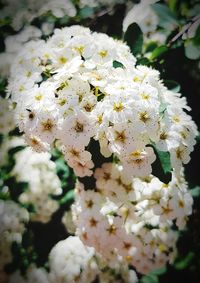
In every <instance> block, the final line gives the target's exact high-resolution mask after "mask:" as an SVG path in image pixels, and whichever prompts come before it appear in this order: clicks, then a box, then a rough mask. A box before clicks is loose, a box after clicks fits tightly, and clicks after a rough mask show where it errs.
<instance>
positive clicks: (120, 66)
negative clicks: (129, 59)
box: [113, 61, 124, 68]
mask: <svg viewBox="0 0 200 283" xmlns="http://www.w3.org/2000/svg"><path fill="white" fill-rule="evenodd" d="M113 67H114V68H124V65H123V64H122V63H120V62H118V61H113Z"/></svg>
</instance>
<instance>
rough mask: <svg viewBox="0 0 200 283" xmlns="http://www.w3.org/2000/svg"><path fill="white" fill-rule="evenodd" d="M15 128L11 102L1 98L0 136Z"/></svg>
mask: <svg viewBox="0 0 200 283" xmlns="http://www.w3.org/2000/svg"><path fill="white" fill-rule="evenodd" d="M14 128H15V122H14V117H13V112H12V108H11V104H10V101H9V100H7V99H4V98H2V97H0V134H4V135H5V134H8V133H9V132H10V131H11V130H13V129H14Z"/></svg>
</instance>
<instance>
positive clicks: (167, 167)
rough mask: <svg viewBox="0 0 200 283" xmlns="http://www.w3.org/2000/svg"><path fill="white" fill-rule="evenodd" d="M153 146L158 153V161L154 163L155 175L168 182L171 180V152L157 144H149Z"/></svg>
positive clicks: (156, 153)
mask: <svg viewBox="0 0 200 283" xmlns="http://www.w3.org/2000/svg"><path fill="white" fill-rule="evenodd" d="M149 146H151V147H152V148H153V150H154V153H155V155H156V161H155V162H154V163H153V164H152V171H153V175H155V176H156V177H158V178H159V179H160V180H161V181H162V182H164V183H165V184H168V183H169V182H170V181H171V171H172V167H171V161H170V153H169V152H165V151H160V150H158V149H157V148H156V147H155V145H149Z"/></svg>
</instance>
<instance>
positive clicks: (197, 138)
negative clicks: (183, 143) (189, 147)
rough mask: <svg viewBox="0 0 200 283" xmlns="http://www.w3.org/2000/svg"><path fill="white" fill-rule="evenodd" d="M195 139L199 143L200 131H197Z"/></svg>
mask: <svg viewBox="0 0 200 283" xmlns="http://www.w3.org/2000/svg"><path fill="white" fill-rule="evenodd" d="M196 141H197V142H198V143H199V142H200V132H198V134H197V136H196Z"/></svg>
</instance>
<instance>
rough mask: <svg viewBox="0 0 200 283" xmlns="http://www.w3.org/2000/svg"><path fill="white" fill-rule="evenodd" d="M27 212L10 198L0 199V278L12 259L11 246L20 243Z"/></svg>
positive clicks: (3, 275)
mask: <svg viewBox="0 0 200 283" xmlns="http://www.w3.org/2000/svg"><path fill="white" fill-rule="evenodd" d="M28 220H29V214H28V212H27V210H26V209H24V208H22V207H20V206H19V205H18V204H16V203H15V202H13V201H11V200H1V199H0V254H1V258H0V279H1V282H4V278H5V277H6V275H5V273H4V267H5V265H6V264H8V263H10V262H11V260H12V252H11V246H12V243H13V242H17V243H20V242H21V240H22V234H23V232H24V229H25V228H24V223H26V222H28Z"/></svg>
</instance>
